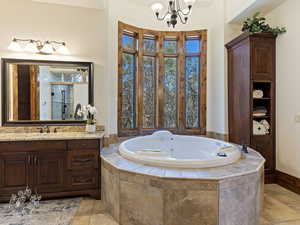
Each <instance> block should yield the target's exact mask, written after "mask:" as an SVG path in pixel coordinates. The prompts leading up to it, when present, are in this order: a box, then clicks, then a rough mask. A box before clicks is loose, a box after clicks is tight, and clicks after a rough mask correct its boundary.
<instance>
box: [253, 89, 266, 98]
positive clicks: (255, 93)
mask: <svg viewBox="0 0 300 225" xmlns="http://www.w3.org/2000/svg"><path fill="white" fill-rule="evenodd" d="M263 97H264V92H263V91H262V90H253V98H263Z"/></svg>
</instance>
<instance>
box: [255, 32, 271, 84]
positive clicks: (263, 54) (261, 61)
mask: <svg viewBox="0 0 300 225" xmlns="http://www.w3.org/2000/svg"><path fill="white" fill-rule="evenodd" d="M252 48H253V49H252V52H253V55H252V78H253V80H274V79H275V54H276V53H275V39H274V38H253V46H252Z"/></svg>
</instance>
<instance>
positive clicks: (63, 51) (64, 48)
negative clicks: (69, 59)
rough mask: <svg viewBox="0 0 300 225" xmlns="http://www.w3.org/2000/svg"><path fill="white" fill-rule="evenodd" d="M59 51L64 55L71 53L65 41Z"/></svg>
mask: <svg viewBox="0 0 300 225" xmlns="http://www.w3.org/2000/svg"><path fill="white" fill-rule="evenodd" d="M57 52H58V53H60V54H62V55H70V51H69V49H68V48H67V47H66V43H63V44H62V45H61V46H60V47H59V48H58V49H57Z"/></svg>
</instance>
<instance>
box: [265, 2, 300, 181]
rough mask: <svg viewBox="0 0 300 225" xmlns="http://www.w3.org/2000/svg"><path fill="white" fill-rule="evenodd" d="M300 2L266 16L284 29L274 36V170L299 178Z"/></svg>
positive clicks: (288, 3)
mask: <svg viewBox="0 0 300 225" xmlns="http://www.w3.org/2000/svg"><path fill="white" fill-rule="evenodd" d="M299 12H300V1H299V0H288V1H285V2H284V3H283V4H282V5H280V6H279V7H278V8H276V9H275V10H273V11H272V12H271V13H269V14H268V15H267V19H268V21H269V22H270V23H271V24H273V25H276V26H277V25H279V26H280V25H282V26H286V27H287V30H288V32H287V33H286V34H283V35H280V36H279V37H278V39H277V169H278V170H280V171H282V172H285V173H288V174H290V175H293V176H296V177H298V178H300V164H299V162H300V149H299V148H300V147H299V146H300V138H299V137H300V124H299V123H296V122H295V116H296V115H299V114H300V101H299V99H300V89H299V84H300V76H299V74H300V67H299V59H300V45H299V35H300V30H299V20H300V14H299Z"/></svg>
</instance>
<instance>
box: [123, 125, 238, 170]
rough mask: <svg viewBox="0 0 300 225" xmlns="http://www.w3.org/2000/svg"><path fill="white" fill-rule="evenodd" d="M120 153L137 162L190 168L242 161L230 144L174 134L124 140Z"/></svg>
mask: <svg viewBox="0 0 300 225" xmlns="http://www.w3.org/2000/svg"><path fill="white" fill-rule="evenodd" d="M119 152H120V154H121V155H122V156H123V157H124V158H126V159H128V160H132V161H134V162H138V163H142V164H146V165H151V166H158V167H171V168H187V169H188V168H193V169H196V168H197V169H200V168H210V167H218V166H225V165H229V164H232V163H235V162H237V161H238V160H239V159H240V158H241V151H240V150H239V149H238V147H237V146H235V145H232V144H230V143H227V142H224V141H219V140H215V139H210V138H205V137H195V136H184V135H173V134H172V133H171V132H169V131H158V132H155V133H153V134H152V135H149V136H143V137H136V138H133V139H130V140H127V141H124V142H123V143H122V144H121V145H120V147H119Z"/></svg>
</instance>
